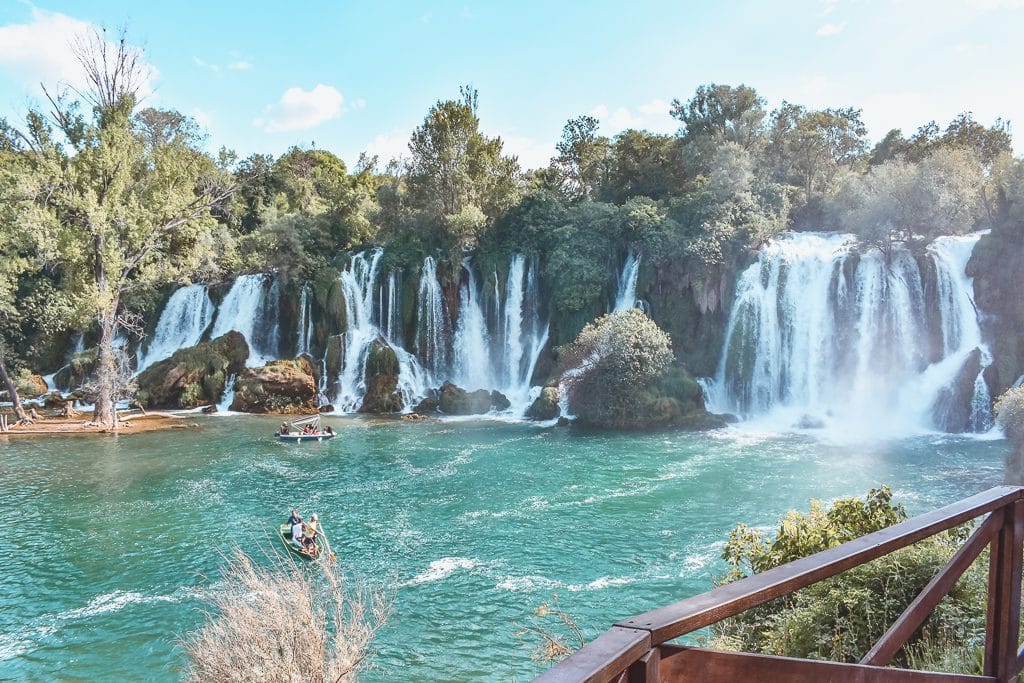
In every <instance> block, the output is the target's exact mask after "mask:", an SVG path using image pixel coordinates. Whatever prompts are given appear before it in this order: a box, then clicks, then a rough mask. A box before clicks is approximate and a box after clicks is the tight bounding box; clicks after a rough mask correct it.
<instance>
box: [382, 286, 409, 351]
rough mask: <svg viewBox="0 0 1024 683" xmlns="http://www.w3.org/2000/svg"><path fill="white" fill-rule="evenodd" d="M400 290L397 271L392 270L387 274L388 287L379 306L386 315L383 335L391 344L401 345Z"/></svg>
mask: <svg viewBox="0 0 1024 683" xmlns="http://www.w3.org/2000/svg"><path fill="white" fill-rule="evenodd" d="M400 292H401V285H400V280H399V272H398V271H397V270H392V271H391V273H389V274H388V287H387V297H386V299H385V301H384V302H383V304H384V305H382V306H381V309H380V310H381V312H382V315H383V313H384V312H385V311H386V312H387V316H386V317H385V318H384V325H383V327H384V336H385V337H386V338H387V340H388V342H389V343H390V344H391V345H392V346H402V345H403V339H402V301H401V299H400V298H399V297H400Z"/></svg>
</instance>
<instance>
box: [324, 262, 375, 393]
mask: <svg viewBox="0 0 1024 683" xmlns="http://www.w3.org/2000/svg"><path fill="white" fill-rule="evenodd" d="M383 254H384V250H383V249H374V250H373V251H371V252H370V255H369V258H367V255H366V253H365V252H364V253H360V254H356V255H354V256H353V257H352V260H351V261H350V262H349V266H348V268H347V269H345V270H344V271H343V272H342V273H341V291H342V296H343V297H344V299H345V319H346V320H347V321H348V329H347V330H346V331H345V353H344V356H343V358H342V364H341V374H340V375H339V377H338V397H337V399H336V401H335V405H336V406H337V407H338V409H339V410H341V411H343V412H352V411H354V410H356V409H357V408H359V404H360V403H361V401H362V398H363V394H364V393H365V391H366V386H365V381H364V376H363V375H364V369H365V364H366V355H367V353H368V351H369V347H370V342H372V341H373V340H374V339H375V338H376V337H377V335H378V334H379V331H378V329H377V327H376V326H375V325H374V324H373V291H374V287H373V285H374V283H375V282H376V280H377V269H378V266H379V265H380V258H381V256H382V255H383Z"/></svg>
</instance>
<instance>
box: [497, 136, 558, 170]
mask: <svg viewBox="0 0 1024 683" xmlns="http://www.w3.org/2000/svg"><path fill="white" fill-rule="evenodd" d="M501 141H502V143H504V144H503V146H502V153H503V154H505V155H506V156H510V155H511V156H516V157H518V158H519V165H520V166H521V167H523V168H524V169H527V168H544V167H546V166H547V165H548V164H549V163H550V162H551V157H553V156H555V145H554V144H553V143H550V142H539V141H537V140H535V139H534V138H529V137H524V136H519V135H502V136H501Z"/></svg>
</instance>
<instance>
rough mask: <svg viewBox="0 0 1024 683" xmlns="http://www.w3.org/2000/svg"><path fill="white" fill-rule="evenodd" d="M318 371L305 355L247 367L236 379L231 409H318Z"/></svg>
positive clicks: (299, 411)
mask: <svg viewBox="0 0 1024 683" xmlns="http://www.w3.org/2000/svg"><path fill="white" fill-rule="evenodd" d="M316 384H317V383H316V372H315V370H314V368H313V364H312V363H310V362H309V359H308V358H306V357H305V356H300V357H299V358H296V359H294V360H275V361H271V362H270V363H267V364H266V365H264V366H263V367H261V368H246V369H245V370H243V371H242V373H241V374H240V375H238V379H237V380H236V382H235V398H234V401H232V403H231V410H236V411H241V412H245V413H280V414H305V413H314V412H316V410H317V403H316V397H317V391H316Z"/></svg>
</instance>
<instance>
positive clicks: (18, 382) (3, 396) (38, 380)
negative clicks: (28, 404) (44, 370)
mask: <svg viewBox="0 0 1024 683" xmlns="http://www.w3.org/2000/svg"><path fill="white" fill-rule="evenodd" d="M14 387H15V389H17V390H18V397H19V398H22V399H25V398H39V397H40V396H43V395H44V394H46V391H47V389H46V380H44V379H43V378H42V377H40V376H39V375H30V374H28V373H25V374H24V375H18V376H16V377H14ZM10 400H11V399H10V397H9V396H8V395H7V392H6V391H4V390H0V401H10Z"/></svg>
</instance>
